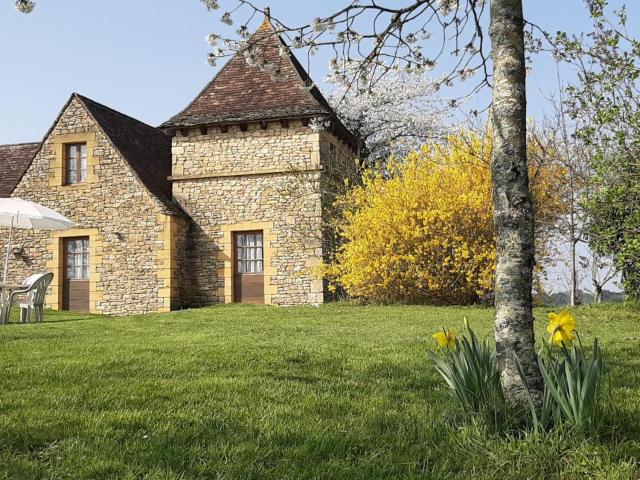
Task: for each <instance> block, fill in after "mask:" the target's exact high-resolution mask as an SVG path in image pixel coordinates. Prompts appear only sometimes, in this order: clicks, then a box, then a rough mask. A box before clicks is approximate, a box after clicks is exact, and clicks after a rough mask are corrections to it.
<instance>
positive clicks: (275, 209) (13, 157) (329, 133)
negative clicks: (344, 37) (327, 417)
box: [0, 20, 356, 315]
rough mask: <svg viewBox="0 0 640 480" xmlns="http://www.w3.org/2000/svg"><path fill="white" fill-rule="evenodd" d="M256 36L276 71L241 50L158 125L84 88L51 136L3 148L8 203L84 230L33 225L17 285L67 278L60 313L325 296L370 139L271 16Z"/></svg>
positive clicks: (56, 290)
mask: <svg viewBox="0 0 640 480" xmlns="http://www.w3.org/2000/svg"><path fill="white" fill-rule="evenodd" d="M249 42H250V44H251V45H252V46H253V47H256V48H257V50H258V51H259V52H260V54H261V55H263V56H264V57H263V58H264V60H265V61H266V63H267V64H268V65H269V67H268V68H262V69H260V68H256V67H252V66H249V65H248V64H247V62H246V61H245V58H244V57H243V56H242V55H241V54H238V55H237V56H236V57H234V58H233V59H231V60H230V61H229V62H228V63H227V64H226V65H225V66H224V67H223V68H222V69H221V71H220V72H219V73H218V75H216V77H215V78H214V79H213V80H212V81H211V82H210V83H209V84H208V85H207V86H206V87H205V88H204V89H203V90H202V92H200V94H198V95H197V97H196V98H195V99H194V100H193V101H192V102H191V103H190V104H189V105H188V106H187V107H186V108H185V109H184V110H183V111H181V112H180V113H178V114H177V115H175V116H174V117H173V118H171V119H170V120H168V121H167V122H165V123H164V124H162V125H161V126H160V127H158V128H155V127H152V126H149V125H146V124H144V123H142V122H140V121H138V120H135V119H133V118H131V117H129V116H127V115H124V114H122V113H119V112H117V111H115V110H113V109H110V108H108V107H106V106H104V105H101V104H99V103H97V102H95V101H93V100H90V99H88V98H86V97H83V96H82V95H79V94H73V95H72V96H71V98H70V99H69V101H68V102H67V103H66V105H65V106H64V107H63V109H62V111H61V112H60V114H59V116H58V118H57V119H56V120H55V122H54V123H53V125H52V127H51V129H50V130H49V131H48V132H47V134H46V135H45V137H44V139H43V141H42V142H39V143H30V144H17V145H3V146H0V196H14V197H20V198H24V199H28V200H32V201H35V202H37V203H40V204H42V205H45V206H48V207H50V208H53V209H54V210H57V211H59V212H60V213H62V214H63V215H65V216H67V217H68V218H70V219H72V220H73V221H74V222H75V223H76V224H77V228H76V229H74V230H72V231H63V232H24V231H18V233H17V235H16V242H15V247H14V249H13V251H12V268H11V274H12V280H14V281H19V280H20V279H22V278H24V277H26V276H27V275H29V274H31V273H33V272H35V271H53V272H54V274H55V279H54V283H53V285H52V288H51V290H50V293H49V296H48V305H49V306H50V307H52V308H54V309H69V310H77V311H89V312H94V313H105V314H119V315H120V314H137V313H147V312H161V311H168V310H171V309H176V308H181V307H189V306H203V305H212V304H216V303H231V302H242V303H266V304H278V305H294V304H318V303H321V302H323V301H324V300H325V296H326V292H325V291H324V286H323V282H322V280H321V279H319V278H317V275H316V274H315V272H314V269H315V267H317V266H318V265H319V264H320V263H321V262H322V261H323V259H324V258H326V256H327V255H328V253H329V252H328V251H327V248H326V242H325V241H324V240H325V237H326V235H327V232H326V225H325V223H326V222H325V220H326V216H327V211H328V208H329V205H330V203H331V195H332V194H331V192H330V190H331V187H330V186H331V185H333V184H336V183H338V184H339V183H341V182H342V181H343V179H344V178H345V177H347V176H350V175H352V173H353V171H354V169H355V162H356V151H355V138H354V137H353V135H352V134H351V133H350V132H348V131H347V130H346V129H345V128H344V126H343V125H342V124H341V123H340V121H339V120H338V119H337V118H335V114H334V113H333V111H332V109H331V108H330V107H329V105H328V103H327V102H326V100H325V99H324V98H323V97H322V95H321V93H320V92H319V90H318V89H317V88H315V87H312V86H311V85H312V82H311V80H310V79H309V77H308V76H307V73H306V72H305V71H304V69H303V68H302V66H301V65H300V64H299V63H298V61H297V60H296V58H295V57H294V56H293V54H292V53H291V52H290V51H289V49H288V48H287V46H286V45H285V44H284V42H283V41H282V39H281V38H280V37H279V36H278V35H276V34H275V32H274V30H273V28H272V26H271V24H270V23H269V21H268V20H265V22H264V24H263V25H262V26H261V27H260V29H259V30H258V31H257V32H256V33H255V34H254V36H253V37H252V38H251V39H250V40H249ZM320 125H322V128H321V127H320ZM3 240H4V238H3V239H0V247H2V243H1V242H2V241H3Z"/></svg>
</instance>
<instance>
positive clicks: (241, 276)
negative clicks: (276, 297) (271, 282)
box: [233, 231, 264, 303]
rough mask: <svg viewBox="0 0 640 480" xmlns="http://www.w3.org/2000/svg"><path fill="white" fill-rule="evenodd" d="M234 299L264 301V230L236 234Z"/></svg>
mask: <svg viewBox="0 0 640 480" xmlns="http://www.w3.org/2000/svg"><path fill="white" fill-rule="evenodd" d="M234 252H235V258H234V262H233V263H234V275H233V279H234V282H233V283H234V285H233V287H234V288H233V301H234V302H237V303H264V246H263V235H262V231H254V232H236V233H235V234H234Z"/></svg>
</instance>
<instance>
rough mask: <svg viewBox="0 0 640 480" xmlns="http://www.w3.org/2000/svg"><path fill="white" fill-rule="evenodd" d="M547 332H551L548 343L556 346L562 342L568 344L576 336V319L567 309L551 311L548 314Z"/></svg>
mask: <svg viewBox="0 0 640 480" xmlns="http://www.w3.org/2000/svg"><path fill="white" fill-rule="evenodd" d="M547 332H549V333H550V334H551V336H550V337H549V343H554V344H555V345H558V346H560V345H562V343H564V344H565V345H566V346H569V345H571V342H572V341H573V340H574V339H575V338H576V319H575V318H574V316H573V315H572V314H571V312H570V311H569V310H562V311H561V312H560V313H553V312H552V313H550V314H549V326H548V327H547Z"/></svg>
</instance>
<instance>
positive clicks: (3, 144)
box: [0, 141, 42, 147]
mask: <svg viewBox="0 0 640 480" xmlns="http://www.w3.org/2000/svg"><path fill="white" fill-rule="evenodd" d="M41 143H42V142H41V141H40V142H18V143H0V147H20V146H22V145H40V144H41Z"/></svg>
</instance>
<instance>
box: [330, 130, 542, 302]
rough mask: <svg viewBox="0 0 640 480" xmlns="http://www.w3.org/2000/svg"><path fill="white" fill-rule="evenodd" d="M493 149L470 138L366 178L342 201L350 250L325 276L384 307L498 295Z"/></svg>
mask: <svg viewBox="0 0 640 480" xmlns="http://www.w3.org/2000/svg"><path fill="white" fill-rule="evenodd" d="M490 145H491V142H490V138H484V139H483V138H481V137H479V136H478V135H475V134H469V133H464V132H463V133H461V134H460V135H455V136H451V137H450V138H449V139H448V141H447V143H446V144H445V145H444V146H425V147H423V149H422V151H421V152H419V153H412V154H410V155H409V156H408V158H406V159H405V160H404V161H402V162H393V161H392V162H391V163H390V165H388V167H387V168H386V169H385V171H384V172H383V173H381V172H377V173H373V172H369V173H366V174H365V175H364V178H363V183H362V185H360V186H357V187H355V188H353V189H352V190H351V191H349V192H348V193H347V194H346V195H345V196H343V197H342V198H341V199H340V200H339V201H338V206H339V207H340V208H341V209H342V212H343V213H342V217H341V218H340V219H339V220H338V223H337V225H336V228H337V231H338V232H339V234H340V235H341V236H342V238H343V240H344V243H343V244H342V246H341V247H340V248H339V249H338V251H337V252H336V254H335V257H334V259H333V262H332V263H331V264H330V265H328V266H326V267H325V270H324V274H325V276H326V277H327V278H329V280H331V281H332V283H333V284H334V285H340V286H342V287H343V288H344V289H345V290H346V292H347V293H348V294H350V295H351V296H353V297H364V298H367V299H369V300H372V301H374V302H383V303H385V302H412V303H431V304H468V303H473V302H476V301H478V299H479V298H481V297H482V296H483V295H485V294H487V293H488V292H490V291H492V290H493V280H494V269H495V260H496V248H495V238H494V225H493V213H492V202H491V172H490V164H489V159H490V154H491V152H490ZM545 178H546V177H545ZM533 190H534V194H535V189H533ZM540 191H541V192H546V190H545V189H544V188H543V189H541V190H540Z"/></svg>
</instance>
